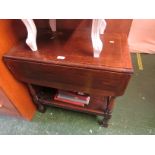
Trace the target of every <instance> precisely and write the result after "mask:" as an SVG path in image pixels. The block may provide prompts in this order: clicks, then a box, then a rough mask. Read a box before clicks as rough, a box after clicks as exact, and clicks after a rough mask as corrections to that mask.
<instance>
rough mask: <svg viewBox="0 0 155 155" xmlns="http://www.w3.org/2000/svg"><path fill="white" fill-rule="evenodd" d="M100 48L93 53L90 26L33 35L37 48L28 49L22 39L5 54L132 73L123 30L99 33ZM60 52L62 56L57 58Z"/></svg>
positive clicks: (59, 63)
mask: <svg viewBox="0 0 155 155" xmlns="http://www.w3.org/2000/svg"><path fill="white" fill-rule="evenodd" d="M101 40H102V41H103V49H102V52H101V55H100V57H99V58H94V57H93V48H92V42H91V32H90V30H79V29H76V30H75V31H73V32H69V31H65V32H64V31H63V32H58V36H57V37H56V38H55V39H50V37H49V35H46V36H43V37H41V38H38V39H37V44H38V51H37V52H32V51H31V50H30V49H29V47H28V46H27V45H26V44H25V41H24V40H23V41H22V43H21V44H18V45H17V46H15V47H14V48H12V49H11V50H10V51H9V52H8V53H7V54H5V57H7V58H11V59H20V60H23V61H34V62H43V63H52V64H55V65H65V66H72V67H84V68H88V69H89V68H90V69H98V70H100V69H101V70H102V69H104V70H110V71H117V72H128V73H132V72H133V68H132V62H131V57H130V53H129V49H128V42H127V36H126V35H125V34H123V33H105V34H104V35H101ZM58 56H64V57H65V59H63V60H60V59H57V57H58Z"/></svg>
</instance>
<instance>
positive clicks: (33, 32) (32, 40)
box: [22, 19, 38, 51]
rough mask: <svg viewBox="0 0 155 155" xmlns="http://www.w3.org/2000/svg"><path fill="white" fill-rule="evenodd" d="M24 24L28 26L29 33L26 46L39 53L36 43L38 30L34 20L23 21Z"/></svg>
mask: <svg viewBox="0 0 155 155" xmlns="http://www.w3.org/2000/svg"><path fill="white" fill-rule="evenodd" d="M22 22H23V23H24V25H25V26H26V29H27V33H28V35H27V39H26V44H27V45H28V46H29V47H30V49H31V50H32V51H37V50H38V48H37V43H36V37H37V29H36V26H35V23H34V21H33V19H22Z"/></svg>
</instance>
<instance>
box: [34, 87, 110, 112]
mask: <svg viewBox="0 0 155 155" xmlns="http://www.w3.org/2000/svg"><path fill="white" fill-rule="evenodd" d="M31 86H32V87H31V89H33V90H32V91H33V94H32V93H31V94H32V97H33V99H34V100H35V102H36V100H37V102H39V103H40V104H43V105H48V106H55V107H60V108H64V109H69V110H74V111H79V112H85V113H90V114H95V115H104V107H105V106H106V104H107V100H108V97H103V100H102V101H100V104H102V105H100V107H102V108H101V109H97V107H99V106H98V104H99V103H93V102H95V101H94V100H93V101H92V98H93V97H92V96H91V99H90V103H89V104H88V105H84V107H81V106H77V105H72V104H69V103H66V102H62V101H56V100H54V95H55V94H56V92H57V89H54V88H48V87H41V86H36V85H31ZM97 102H99V101H97ZM96 105H97V107H96V108H94V107H95V106H96Z"/></svg>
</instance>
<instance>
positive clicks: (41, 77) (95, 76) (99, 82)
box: [4, 24, 133, 126]
mask: <svg viewBox="0 0 155 155" xmlns="http://www.w3.org/2000/svg"><path fill="white" fill-rule="evenodd" d="M81 26H82V24H80V25H79V26H78V28H77V29H76V30H74V31H69V30H68V31H66V30H65V31H59V32H58V34H57V38H55V39H50V35H45V36H42V37H41V38H39V39H38V49H39V50H38V51H37V52H32V51H30V49H29V48H28V47H27V45H25V43H23V42H22V43H21V44H20V45H19V46H16V47H14V48H13V49H12V50H10V51H9V52H8V53H7V54H5V55H4V61H5V63H6V65H7V66H8V68H9V69H10V71H11V72H12V73H13V75H14V76H15V77H16V78H17V79H18V80H20V81H22V82H25V83H27V84H28V85H29V87H31V94H32V96H33V99H34V102H35V103H36V105H37V106H38V107H43V105H53V106H56V107H61V108H65V109H71V110H76V111H81V112H86V113H91V114H95V115H103V116H104V120H103V121H102V125H103V126H107V122H108V120H109V119H110V117H111V110H112V107H113V105H114V99H115V97H116V96H121V95H123V94H124V92H125V89H126V87H127V85H128V82H129V80H130V78H131V75H132V73H133V68H132V63H131V58H130V54H129V50H128V43H127V35H126V34H123V33H121V34H119V33H106V34H105V35H104V36H101V39H102V41H103V42H104V48H103V50H102V53H101V55H100V58H93V49H92V43H91V35H90V29H89V28H88V29H85V30H81V29H80V27H81ZM110 41H114V43H110ZM57 56H64V57H65V59H63V60H60V59H57ZM31 85H36V86H37V87H36V86H35V87H34V86H33V87H32V86H31ZM38 87H40V88H41V89H42V88H43V87H47V88H48V89H49V90H50V89H53V88H55V89H63V90H72V91H82V92H85V93H88V94H89V95H90V96H91V100H90V104H89V105H88V106H85V107H79V106H75V105H70V104H66V103H63V102H57V101H53V99H52V93H51V94H50V93H44V95H43V94H42V95H38V93H37V92H39V91H38ZM36 88H37V89H36ZM50 92H51V91H50ZM47 94H49V95H47ZM111 99H113V100H111ZM41 109H42V108H41ZM41 109H40V110H41ZM41 111H44V108H43V110H41Z"/></svg>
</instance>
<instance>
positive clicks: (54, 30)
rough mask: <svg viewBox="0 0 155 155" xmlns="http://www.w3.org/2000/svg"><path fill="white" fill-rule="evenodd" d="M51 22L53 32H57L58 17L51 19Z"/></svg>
mask: <svg viewBox="0 0 155 155" xmlns="http://www.w3.org/2000/svg"><path fill="white" fill-rule="evenodd" d="M49 24H50V27H51V30H52V32H56V19H49Z"/></svg>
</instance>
